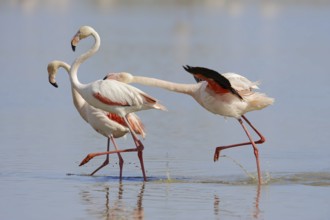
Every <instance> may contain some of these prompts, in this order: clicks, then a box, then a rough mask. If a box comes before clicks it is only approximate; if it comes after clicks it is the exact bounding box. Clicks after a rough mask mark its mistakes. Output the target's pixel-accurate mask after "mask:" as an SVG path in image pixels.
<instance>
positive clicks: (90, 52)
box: [70, 31, 101, 90]
mask: <svg viewBox="0 0 330 220" xmlns="http://www.w3.org/2000/svg"><path fill="white" fill-rule="evenodd" d="M91 35H92V36H93V37H94V39H95V43H94V45H93V47H92V48H91V49H89V50H88V51H87V52H86V53H84V54H82V55H80V56H79V57H78V58H77V59H76V60H75V61H74V62H73V64H72V66H71V70H70V80H71V82H72V84H73V86H74V88H75V89H78V90H79V89H81V88H82V87H83V84H81V83H80V82H79V80H78V76H77V72H78V68H79V66H80V64H82V63H83V62H85V61H86V60H87V59H88V58H89V57H91V56H93V55H94V54H95V53H96V52H97V51H98V50H99V47H100V44H101V39H100V36H99V35H98V34H97V33H96V32H95V31H94V32H92V33H91Z"/></svg>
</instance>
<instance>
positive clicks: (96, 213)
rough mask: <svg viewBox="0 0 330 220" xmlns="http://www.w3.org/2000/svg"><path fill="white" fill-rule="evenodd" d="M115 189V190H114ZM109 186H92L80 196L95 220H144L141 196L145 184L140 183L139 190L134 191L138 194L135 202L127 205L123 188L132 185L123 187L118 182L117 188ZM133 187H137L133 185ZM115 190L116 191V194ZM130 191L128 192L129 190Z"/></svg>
mask: <svg viewBox="0 0 330 220" xmlns="http://www.w3.org/2000/svg"><path fill="white" fill-rule="evenodd" d="M116 187H117V188H116ZM116 187H115V186H114V185H113V184H111V185H108V184H106V185H96V186H95V185H93V186H92V187H91V188H90V189H84V190H83V191H82V192H81V193H80V194H81V198H82V200H83V202H84V203H85V204H86V206H87V210H88V211H89V212H90V214H91V215H92V217H95V218H97V219H106V220H112V219H140V220H143V219H144V208H143V196H144V192H145V183H144V182H143V183H141V186H140V188H139V189H138V188H137V189H134V191H136V192H138V194H137V195H136V202H135V203H132V204H131V203H129V201H132V200H131V199H130V200H127V201H125V197H124V192H125V190H126V191H127V189H125V187H132V185H130V186H129V185H128V186H127V185H126V186H125V185H123V184H122V182H119V183H118V185H117V186H116ZM134 187H139V186H138V185H134ZM116 190H118V192H117V193H115V192H116ZM129 191H130V190H129Z"/></svg>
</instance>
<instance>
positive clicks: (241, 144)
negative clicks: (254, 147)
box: [214, 115, 266, 162]
mask: <svg viewBox="0 0 330 220" xmlns="http://www.w3.org/2000/svg"><path fill="white" fill-rule="evenodd" d="M242 118H243V119H244V120H245V121H246V122H247V123H248V124H249V125H250V127H251V128H252V129H253V130H254V131H255V132H256V133H257V134H258V136H259V138H260V139H259V140H258V141H254V143H255V144H262V143H264V142H265V141H266V138H265V137H264V136H263V135H262V134H261V133H260V132H259V131H258V130H257V129H256V128H255V127H254V126H253V125H252V124H251V122H250V121H249V120H248V119H247V118H246V117H245V116H244V115H242ZM238 121H239V122H240V124H242V123H243V122H242V121H240V119H239V120H238ZM250 144H252V142H251V141H250V142H244V143H239V144H233V145H228V146H220V147H217V148H216V149H215V153H214V162H215V161H217V160H218V159H219V157H220V151H221V150H225V149H228V148H232V147H240V146H245V145H250Z"/></svg>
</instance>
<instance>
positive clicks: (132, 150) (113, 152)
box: [79, 148, 137, 166]
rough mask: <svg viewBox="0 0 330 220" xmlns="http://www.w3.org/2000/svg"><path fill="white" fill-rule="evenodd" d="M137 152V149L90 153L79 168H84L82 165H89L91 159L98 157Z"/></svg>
mask: <svg viewBox="0 0 330 220" xmlns="http://www.w3.org/2000/svg"><path fill="white" fill-rule="evenodd" d="M135 151H137V150H136V148H130V149H124V150H113V151H106V152H96V153H90V154H88V155H87V156H86V157H85V158H84V159H83V160H82V161H81V163H80V164H79V166H82V165H84V164H86V163H88V162H89V161H90V160H91V159H93V158H94V157H97V156H101V155H107V154H118V153H127V152H135Z"/></svg>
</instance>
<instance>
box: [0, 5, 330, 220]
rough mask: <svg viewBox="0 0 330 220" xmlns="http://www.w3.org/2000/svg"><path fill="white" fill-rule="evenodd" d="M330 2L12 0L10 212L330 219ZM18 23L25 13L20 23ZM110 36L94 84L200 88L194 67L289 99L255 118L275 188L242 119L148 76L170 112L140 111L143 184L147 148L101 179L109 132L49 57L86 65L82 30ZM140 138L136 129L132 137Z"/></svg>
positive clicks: (90, 74) (3, 117)
mask: <svg viewBox="0 0 330 220" xmlns="http://www.w3.org/2000/svg"><path fill="white" fill-rule="evenodd" d="M329 12H330V4H329V3H328V2H322V1H318V2H317V3H315V2H314V3H313V2H310V3H309V2H308V1H305V2H304V3H298V2H295V1H291V2H290V3H278V2H277V1H267V2H263V3H252V2H249V3H246V2H241V1H234V2H232V1H231V2H225V1H207V2H200V1H194V2H193V3H192V2H190V1H179V2H178V3H174V2H171V1H167V3H164V2H158V3H148V1H144V2H143V3H139V4H137V3H132V2H130V1H109V2H108V1H91V2H87V1H86V2H81V1H69V2H68V1H56V2H55V1H42V2H39V1H23V2H17V1H3V2H1V3H0V18H1V19H0V24H1V26H2V27H3V31H2V36H1V39H2V41H1V43H0V57H1V59H0V65H1V67H2V72H1V74H0V81H1V82H2V86H1V87H0V92H1V94H2V102H1V108H0V113H1V114H0V121H1V123H0V140H1V154H0V195H1V197H0V207H1V209H0V219H20V218H25V219H45V218H47V219H169V218H172V219H187V218H190V219H201V218H207V219H312V218H313V219H328V216H329V215H330V211H329V209H328V207H329V205H328V204H329V202H330V191H329V190H328V188H329V186H330V172H329V168H330V165H329V157H330V150H329V147H328V144H327V141H328V140H327V135H328V131H329V129H330V120H329V119H328V117H327V115H326V113H327V112H329V110H330V105H329V102H327V100H328V99H329V94H330V87H329V86H328V84H329V80H330V75H329V74H328V70H329V69H330V64H329V62H328V57H329V55H330V45H329V43H328V39H329V37H330V26H329V24H328V21H329V17H330V13H329ZM8 21H11V22H10V23H8ZM86 24H88V25H91V26H93V27H94V28H95V29H96V30H97V31H98V33H99V34H100V36H101V39H102V45H101V49H100V51H99V52H98V53H97V54H96V55H95V56H94V57H93V58H91V59H90V60H88V61H87V62H86V63H85V64H83V65H82V66H81V68H80V71H79V78H80V79H81V81H83V82H90V81H92V80H95V79H99V78H103V76H104V75H105V74H106V73H108V72H109V71H111V72H116V71H127V72H132V73H134V74H136V75H144V76H152V77H157V78H162V79H165V80H170V81H175V82H186V83H194V80H193V78H192V77H191V76H190V75H189V74H187V73H185V72H184V71H183V69H182V65H186V64H188V65H192V66H194V65H195V66H197V65H199V66H206V67H209V68H213V69H216V70H218V71H221V72H227V71H233V72H238V73H241V74H243V75H245V76H247V77H248V78H249V79H251V80H253V81H254V80H255V81H257V80H260V81H261V83H262V84H261V86H260V87H261V91H262V92H265V93H267V94H268V95H269V96H272V97H274V98H275V99H276V103H275V104H274V105H273V106H270V107H269V108H267V109H264V110H262V111H258V112H252V113H248V114H247V117H248V118H249V119H250V120H251V121H252V122H253V123H254V124H255V125H256V127H257V128H258V129H260V130H261V132H262V133H263V134H264V135H265V136H266V138H267V142H266V143H265V144H263V145H261V146H260V147H259V149H260V157H261V169H262V173H263V179H264V182H265V183H264V185H262V186H261V187H260V188H259V187H258V186H257V184H256V167H255V161H254V156H253V153H252V150H251V148H250V147H242V148H238V149H231V150H227V151H223V155H224V157H221V158H220V160H219V162H216V163H214V162H213V160H212V158H213V153H214V148H215V147H216V146H219V145H226V144H231V143H235V142H239V141H244V140H246V137H245V135H244V133H243V131H242V129H241V128H240V125H239V124H238V123H237V122H236V120H234V119H230V118H229V119H223V118H222V117H219V116H215V115H212V114H210V113H209V112H206V111H205V110H204V109H202V108H201V107H200V106H199V105H198V104H196V103H195V102H194V100H192V99H191V98H189V97H185V96H184V95H178V94H172V93H168V92H165V91H162V90H159V89H155V88H148V87H143V86H139V85H136V86H137V87H139V88H141V89H142V90H144V91H146V92H148V93H149V94H151V95H153V96H155V97H157V98H158V99H160V100H161V102H162V103H163V104H164V105H166V106H167V108H168V109H169V111H168V112H160V111H152V110H150V111H145V112H140V113H138V114H139V116H140V117H141V119H142V120H143V122H144V124H145V126H146V128H147V137H146V139H145V140H144V141H143V142H144V145H145V151H144V158H145V166H146V171H147V175H148V177H149V181H148V182H146V183H143V181H142V178H141V176H142V175H141V171H140V168H139V162H138V160H137V157H136V154H135V153H129V154H125V155H123V157H124V160H125V166H124V179H123V181H122V182H121V183H120V182H119V179H118V174H119V169H118V159H117V156H116V155H112V156H111V162H110V165H109V166H108V167H106V168H104V169H102V170H101V171H100V172H99V173H98V174H97V175H96V176H94V177H90V176H88V174H89V173H90V172H92V171H93V170H94V169H96V168H97V166H98V165H99V164H101V163H102V162H103V160H104V158H101V157H100V158H95V159H93V160H92V161H91V162H90V163H88V164H87V165H85V166H83V167H79V166H78V165H79V163H80V161H81V160H82V159H83V158H84V157H85V156H86V155H87V154H88V153H90V152H98V151H103V150H105V148H106V146H105V145H106V139H105V138H104V137H102V136H100V135H99V134H97V133H96V132H94V131H93V130H92V129H91V128H90V127H89V126H88V125H87V124H86V123H85V122H84V121H82V120H81V118H80V116H79V115H78V113H77V112H76V110H75V109H74V106H73V105H72V99H71V97H70V95H71V94H70V84H69V80H68V76H67V74H66V73H64V72H63V71H60V73H59V75H58V77H57V80H58V83H59V86H60V87H59V88H58V89H55V88H53V87H52V86H51V85H49V83H48V82H47V72H46V66H47V64H48V62H50V61H51V60H54V59H60V60H64V61H66V62H68V63H72V61H73V60H74V58H75V57H76V56H78V55H79V54H80V53H82V52H83V51H85V50H87V49H88V48H89V47H90V45H91V44H92V40H86V41H82V42H81V43H80V44H79V47H78V48H77V52H76V53H73V52H72V51H71V48H70V44H69V43H70V40H71V38H72V36H73V35H74V34H75V32H76V31H77V29H78V28H79V26H81V25H86ZM118 145H119V146H120V147H121V148H125V147H131V146H132V145H133V143H132V141H131V139H130V137H129V136H128V137H127V138H126V139H125V138H122V139H119V140H118Z"/></svg>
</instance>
